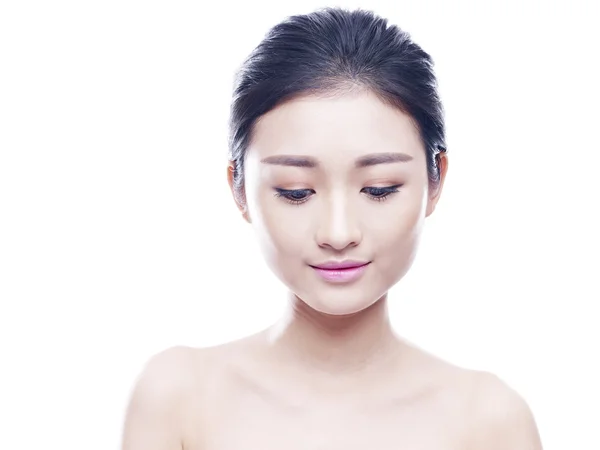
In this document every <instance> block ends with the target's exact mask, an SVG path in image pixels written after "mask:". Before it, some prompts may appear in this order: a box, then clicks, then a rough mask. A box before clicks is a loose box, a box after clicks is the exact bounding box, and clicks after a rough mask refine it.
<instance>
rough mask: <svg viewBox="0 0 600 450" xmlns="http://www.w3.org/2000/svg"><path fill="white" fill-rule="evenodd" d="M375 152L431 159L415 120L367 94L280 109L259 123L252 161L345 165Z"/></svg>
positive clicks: (297, 102)
mask: <svg viewBox="0 0 600 450" xmlns="http://www.w3.org/2000/svg"><path fill="white" fill-rule="evenodd" d="M375 152H403V153H407V154H409V155H411V156H412V157H413V158H415V159H423V158H424V157H425V155H424V150H423V145H422V143H421V139H420V136H419V132H418V130H417V128H416V126H415V124H414V122H413V121H412V119H411V117H410V116H408V115H407V114H405V113H403V112H402V111H400V110H399V109H397V108H394V107H392V106H390V105H387V104H385V103H383V102H382V101H380V100H379V99H378V98H377V97H376V96H374V95H373V94H371V93H368V92H361V93H358V94H357V93H353V94H347V95H341V96H336V97H314V96H310V97H300V98H296V99H293V100H290V101H288V102H285V103H283V104H282V105H280V106H278V107H277V108H274V109H273V110H271V111H269V112H268V113H267V114H265V115H264V116H262V117H261V118H260V119H259V120H258V121H257V123H256V125H255V128H254V132H253V137H252V142H251V145H250V147H249V154H248V156H249V157H258V158H261V159H262V158H265V157H269V156H274V155H280V154H288V155H307V156H313V157H316V158H319V159H321V160H327V159H330V158H335V159H336V160H337V161H340V159H356V158H358V157H360V156H361V155H364V154H369V153H375Z"/></svg>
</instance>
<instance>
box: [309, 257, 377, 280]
mask: <svg viewBox="0 0 600 450" xmlns="http://www.w3.org/2000/svg"><path fill="white" fill-rule="evenodd" d="M368 265H369V263H368V262H366V263H365V262H362V261H341V262H335V261H331V262H326V263H324V264H319V265H318V266H311V267H312V268H313V269H315V271H316V272H317V273H318V274H319V275H320V276H321V278H323V279H324V280H325V281H329V282H333V283H348V282H350V281H354V280H356V279H358V278H359V277H360V276H361V275H362V274H363V273H364V272H365V270H366V269H367V266H368Z"/></svg>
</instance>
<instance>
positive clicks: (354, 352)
mask: <svg viewBox="0 0 600 450" xmlns="http://www.w3.org/2000/svg"><path fill="white" fill-rule="evenodd" d="M268 336H269V342H270V345H271V347H272V349H274V350H276V354H277V355H278V357H279V358H280V361H282V362H283V361H285V363H286V365H287V364H291V365H292V366H296V367H301V368H302V370H304V371H306V370H310V371H311V372H312V373H314V374H320V375H333V376H335V377H337V379H338V380H339V377H340V376H349V377H352V378H356V377H357V376H360V375H361V374H364V373H373V371H379V370H381V369H385V368H386V367H389V366H390V364H392V363H393V362H394V360H395V358H394V357H395V356H397V350H398V347H399V345H398V343H399V339H398V338H397V337H396V335H395V334H394V331H393V329H392V327H391V324H390V320H389V315H388V305H387V295H385V296H383V297H382V298H381V299H379V300H378V301H377V302H375V303H374V304H373V305H371V306H370V307H368V308H366V309H364V310H362V311H360V312H357V313H354V314H349V315H344V316H333V315H327V314H323V313H320V312H318V311H315V310H314V309H312V308H310V307H309V306H308V305H306V304H305V303H304V302H303V301H302V300H300V299H298V298H297V297H296V296H293V295H292V298H291V301H290V302H289V306H288V308H287V310H286V314H285V315H284V317H283V318H282V319H281V320H280V321H279V322H278V323H277V324H275V325H274V326H273V327H272V328H271V329H269V332H268Z"/></svg>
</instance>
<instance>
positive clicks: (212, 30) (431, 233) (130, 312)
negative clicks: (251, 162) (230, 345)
mask: <svg viewBox="0 0 600 450" xmlns="http://www.w3.org/2000/svg"><path fill="white" fill-rule="evenodd" d="M337 4H339V5H342V6H349V7H356V6H362V7H363V8H366V9H373V10H375V11H376V12H377V13H379V14H381V15H383V16H385V17H388V18H389V19H390V21H392V22H393V23H396V24H398V25H400V26H401V27H402V28H404V29H406V30H407V31H409V32H410V33H412V35H413V37H414V39H415V40H416V41H417V43H419V44H420V45H421V46H423V47H424V48H425V50H426V51H428V52H429V53H431V54H432V56H433V57H434V60H435V61H436V67H437V74H438V77H439V80H440V85H441V93H442V98H443V100H444V103H445V107H446V110H447V127H448V143H449V149H450V157H451V160H450V172H449V178H448V181H447V184H446V191H445V193H444V195H443V197H442V201H441V204H440V207H439V209H438V210H437V211H436V213H435V216H434V217H432V218H431V219H430V220H429V222H428V225H427V230H426V234H425V237H424V241H423V245H422V248H421V252H420V255H419V258H418V260H417V261H416V263H415V266H414V268H413V270H412V271H411V273H410V274H409V275H408V276H407V277H406V279H405V280H403V281H402V282H401V283H400V284H399V285H398V286H397V287H396V288H395V289H394V290H393V291H392V294H391V304H392V314H393V321H394V324H395V325H396V327H397V329H398V332H399V333H400V334H403V335H404V336H406V337H407V338H409V339H412V340H414V341H415V342H416V343H418V344H419V345H421V346H422V347H424V348H426V349H428V350H430V351H432V352H434V353H436V354H438V355H439V356H441V357H444V358H446V359H449V360H451V361H453V362H455V363H457V364H462V365H466V366H469V367H473V368H480V369H486V370H491V371H494V372H496V373H497V374H498V375H499V376H501V377H502V378H503V379H505V380H506V381H507V382H509V383H510V384H511V385H512V386H513V387H515V388H516V389H517V390H518V391H519V392H520V393H521V394H522V395H523V396H524V397H525V398H526V399H527V401H528V402H529V404H530V405H531V408H532V410H533V411H534V414H535V416H536V419H537V422H538V425H539V428H540V432H541V434H542V439H543V442H544V445H545V449H546V450H559V449H596V450H597V449H599V448H600V437H599V435H598V433H597V431H598V424H599V423H600V413H599V412H598V411H599V410H598V407H599V403H600V389H599V387H598V384H599V380H600V370H599V369H598V365H597V360H598V355H599V353H600V352H599V350H598V347H599V343H600V333H599V331H598V318H599V315H598V313H597V312H596V311H597V306H596V303H598V301H600V290H599V288H598V283H597V278H596V276H597V272H598V268H599V266H600V264H599V263H598V255H599V254H600V253H599V251H600V248H599V247H600V246H599V240H598V230H599V229H600V222H599V219H598V209H599V208H598V205H599V203H600V201H599V200H598V188H597V180H598V167H599V165H600V156H599V152H600V149H599V145H598V120H599V114H598V104H599V103H598V101H599V96H598V87H597V84H598V80H599V79H600V73H599V70H598V68H597V67H598V66H597V64H598V61H594V58H597V54H598V39H599V37H598V32H597V31H596V30H595V29H594V28H596V27H597V25H596V23H595V21H596V19H597V18H598V15H599V14H598V8H597V7H596V6H595V4H597V2H595V1H591V0H590V1H589V2H588V3H584V2H582V1H580V2H573V1H561V2H552V1H543V2H542V1H539V2H534V1H525V2H518V3H517V2H515V3H514V4H509V3H505V2H483V1H480V2H473V4H467V3H465V2H463V3H460V2H449V1H446V2H443V1H438V2H434V1H416V0H415V1H400V0H394V1H393V2H391V1H390V2H386V1H371V2H368V1H363V2H338V3H337ZM326 5H332V4H331V3H329V4H327V3H325V2H319V1H307V0H301V1H295V2H292V1H286V2H275V1H273V2H272V3H271V2H266V1H252V2H244V3H242V2H239V4H235V3H232V2H227V1H221V2H216V3H206V4H205V6H201V2H176V1H172V2H166V1H164V2H157V1H145V2H141V1H139V2H134V1H123V0H119V1H96V2H91V1H85V2H84V1H79V2H76V1H71V2H67V1H60V2H59V1H53V2H42V1H39V2H27V1H16V0H13V1H4V2H3V3H2V5H1V6H0V65H1V70H0V78H1V82H0V228H1V230H0V301H1V304H0V305H1V306H0V358H1V359H0V366H1V368H0V377H1V383H0V448H3V449H4V448H5V449H7V450H8V449H33V448H57V449H58V448H61V449H79V448H86V449H108V448H118V446H119V441H120V433H121V426H122V419H123V413H124V408H125V406H126V403H127V401H128V396H129V392H130V389H131V386H132V383H133V382H134V379H135V377H136V376H137V374H138V372H139V370H140V369H141V368H142V365H143V364H144V363H145V361H146V360H147V358H148V357H149V356H150V355H152V354H154V353H156V352H158V351H160V350H162V349H164V348H166V347H169V346H172V345H176V344H185V345H193V346H204V345H212V344H216V343H220V342H224V341H227V340H230V339H234V338H237V337H241V336H244V335H246V334H249V333H252V332H254V331H257V330H259V329H260V328H262V327H265V326H267V325H268V324H270V323H271V322H272V321H273V320H275V319H276V318H277V316H278V314H279V312H280V311H281V307H282V305H283V304H282V302H283V299H282V294H283V289H282V287H281V286H280V284H279V282H278V281H277V280H276V279H275V278H274V277H273V276H272V275H271V274H270V273H269V272H268V270H267V269H266V268H265V266H264V264H263V262H262V259H261V256H260V255H259V253H258V251H257V249H256V247H255V244H254V240H253V235H252V232H251V230H250V228H249V226H248V225H246V224H245V223H244V222H243V220H242V219H241V217H239V214H238V213H237V210H236V209H235V206H234V204H233V201H232V200H231V198H230V195H229V191H228V187H227V184H226V178H225V173H226V172H225V163H226V156H227V151H226V150H227V149H226V143H227V128H226V125H227V118H228V117H227V115H228V110H229V102H230V95H231V88H232V82H233V74H234V71H235V69H236V68H237V67H238V65H239V64H240V63H241V62H242V60H243V58H244V57H245V56H246V55H247V54H248V53H249V52H250V50H251V49H252V48H253V47H254V46H255V45H256V44H258V42H259V41H260V39H261V38H262V36H263V35H264V33H266V31H267V30H268V28H269V27H271V26H272V25H274V24H275V23H277V22H278V21H280V20H282V19H283V18H284V17H285V16H287V15H290V14H296V13H306V12H310V11H312V10H313V9H314V8H317V7H320V6H326ZM594 9H595V11H594Z"/></svg>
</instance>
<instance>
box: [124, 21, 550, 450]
mask: <svg viewBox="0 0 600 450" xmlns="http://www.w3.org/2000/svg"><path fill="white" fill-rule="evenodd" d="M447 169H448V157H447V155H446V151H445V138H444V118H443V111H442V105H441V103H440V99H439V97H438V93H437V90H436V78H435V75H434V72H433V63H432V60H431V58H430V56H429V55H428V54H427V53H425V52H424V51H423V50H422V49H421V48H420V47H419V46H418V45H416V44H415V43H414V42H413V41H412V40H411V39H410V37H409V36H408V35H407V34H406V33H405V32H403V31H401V30H400V29H399V28H397V27H396V26H389V25H388V24H387V22H386V20H384V19H382V18H380V17H377V16H376V15H374V14H372V13H370V12H365V11H360V10H359V11H353V12H351V11H346V10H341V9H324V10H319V11H316V12H314V13H312V14H308V15H302V16H294V17H290V18H288V19H287V20H285V21H284V22H282V23H280V24H278V25H277V26H275V27H274V28H273V29H271V31H270V32H269V33H268V35H267V36H266V37H265V39H264V40H263V41H262V43H261V44H260V45H259V46H258V47H257V48H256V49H255V51H254V52H253V53H252V54H251V55H250V57H249V58H248V59H247V60H246V61H245V63H244V65H243V67H242V69H241V70H240V73H239V77H238V79H237V82H236V88H235V94H234V99H233V105H232V112H231V141H230V164H229V167H228V171H227V176H228V181H229V184H230V186H231V190H232V193H233V197H234V199H235V202H236V204H237V205H238V207H239V210H240V212H241V214H242V215H243V217H244V219H245V220H246V221H247V222H248V223H250V224H251V226H252V227H253V228H254V230H255V231H256V236H257V239H258V240H259V242H260V246H261V248H262V251H263V253H264V256H265V258H266V261H267V262H268V265H269V266H270V268H271V269H272V270H273V272H274V273H275V274H276V275H277V276H278V277H279V278H280V279H281V280H282V281H283V282H284V283H285V285H286V286H287V287H288V288H289V297H288V299H287V301H288V304H289V307H288V309H287V313H286V314H285V316H284V317H282V318H281V320H280V321H278V322H277V323H276V324H274V325H273V326H272V327H270V328H268V329H267V330H264V331H261V332H259V333H257V334H255V335H253V336H250V337H247V338H245V339H242V340H239V341H235V342H230V343H227V344H223V345H220V346H217V347H211V348H203V349H192V348H185V347H178V348H172V349H169V350H166V351H164V352H162V353H160V354H158V355H156V356H155V357H154V358H152V360H151V361H150V362H149V363H148V365H147V367H146V368H145V370H144V372H143V374H142V376H141V377H140V379H139V380H138V382H137V386H136V389H135V390H134V393H133V396H132V399H131V404H130V406H129V409H128V412H127V418H126V423H125V430H124V437H123V448H124V449H125V450H176V449H182V448H184V449H189V450H256V449H261V450H271V449H277V450H280V449H286V450H295V449H310V450H313V449H315V450H316V449H328V450H342V449H343V450H351V449H360V450H364V449H377V450H392V449H421V450H425V449H431V450H445V449H472V450H500V449H501V450H538V449H541V444H540V439H539V436H538V432H537V428H536V425H535V422H534V419H533V417H532V415H531V412H530V409H529V408H528V406H527V404H526V403H525V402H524V400H523V399H522V398H521V396H520V395H518V394H517V393H516V392H514V391H513V390H512V389H511V388H510V387H508V386H507V385H506V384H504V383H503V382H502V381H500V380H499V379H498V378H497V377H495V376H494V375H492V374H489V373H485V372H480V371H476V370H468V369H464V368H460V367H457V366H455V365H452V364H449V363H447V362H445V361H442V360H440V359H438V358H436V357H434V356H432V355H430V354H428V353H426V352H424V351H422V350H420V349H419V348H417V347H416V346H414V345H411V344H410V343H409V342H407V341H406V340H404V339H402V338H401V337H399V336H398V335H397V334H396V333H395V331H394V330H393V329H392V327H391V325H390V321H389V318H388V310H387V301H388V298H387V292H388V291H389V289H390V288H391V287H392V286H393V285H394V284H395V283H397V282H398V281H399V280H400V279H402V277H403V276H404V275H405V274H406V272H407V271H408V270H409V268H410V266H411V263H412V261H413V259H414V256H415V252H416V251H417V247H418V243H419V237H420V235H421V230H422V227H423V223H424V221H425V219H426V218H427V217H428V216H429V215H430V214H432V213H433V212H434V210H435V206H436V204H437V202H438V200H439V198H440V195H441V192H442V187H443V184H444V179H445V176H446V172H447ZM248 295H249V297H250V298H254V299H256V298H259V297H260V295H261V292H260V289H256V290H254V291H252V290H251V289H250V288H249V294H248Z"/></svg>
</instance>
